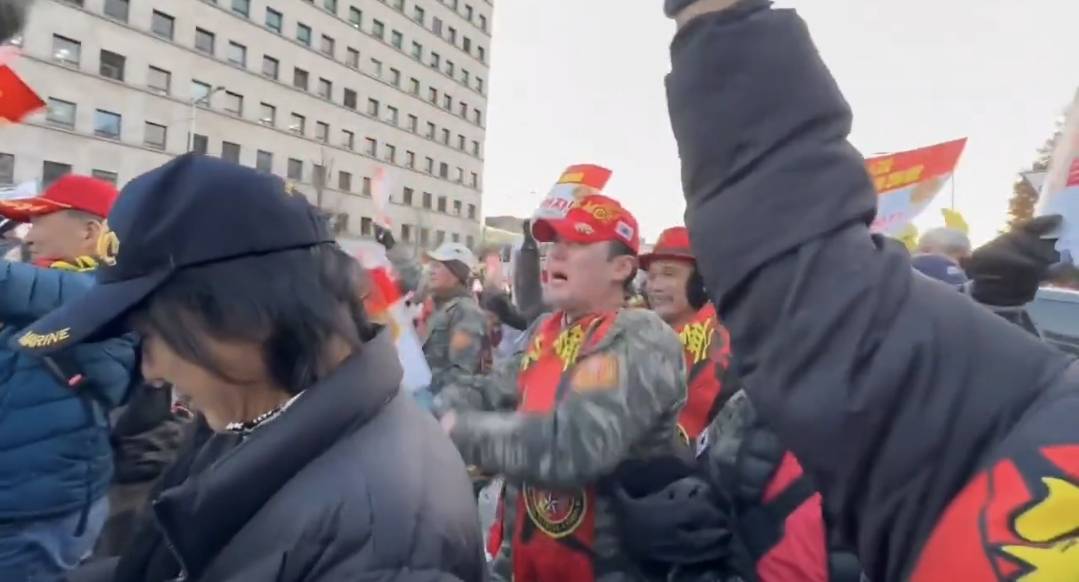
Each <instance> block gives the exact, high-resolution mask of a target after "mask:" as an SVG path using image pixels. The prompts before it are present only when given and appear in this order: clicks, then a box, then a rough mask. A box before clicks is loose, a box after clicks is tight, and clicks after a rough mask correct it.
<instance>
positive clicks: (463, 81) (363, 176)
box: [0, 0, 492, 246]
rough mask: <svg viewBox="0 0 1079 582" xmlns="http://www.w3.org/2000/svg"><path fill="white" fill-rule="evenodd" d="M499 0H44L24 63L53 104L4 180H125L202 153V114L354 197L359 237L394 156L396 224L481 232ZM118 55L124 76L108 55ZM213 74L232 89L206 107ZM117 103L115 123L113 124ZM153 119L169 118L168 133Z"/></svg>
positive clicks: (469, 235)
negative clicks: (61, 176)
mask: <svg viewBox="0 0 1079 582" xmlns="http://www.w3.org/2000/svg"><path fill="white" fill-rule="evenodd" d="M455 5H456V6H455ZM354 9H355V10H359V11H360V13H361V14H360V17H359V22H358V24H354V22H353V21H354V20H355V19H356V13H355V12H354ZM491 11H492V6H491V5H490V4H489V3H488V1H487V0H471V1H469V2H466V1H464V0H386V1H381V0H380V1H375V0H313V1H310V2H309V1H307V0H217V1H216V2H213V1H209V0H137V1H136V0H131V1H130V2H128V1H126V0H82V1H79V0H40V1H39V2H37V3H35V7H34V9H33V12H32V14H31V18H30V22H29V24H28V26H27V28H26V30H25V31H24V34H23V35H22V37H21V39H17V40H16V42H21V45H22V47H23V52H24V56H23V57H22V58H20V59H19V60H18V61H16V62H15V64H14V68H15V69H16V70H17V71H18V72H19V74H20V75H22V76H23V78H24V79H25V80H26V81H27V83H29V84H30V86H31V87H33V88H34V89H35V90H36V91H37V92H38V93H39V94H40V95H41V96H42V98H43V99H46V100H47V101H50V104H51V107H50V109H49V111H42V112H40V113H37V114H34V115H33V116H31V117H30V118H29V119H28V120H27V122H26V123H25V124H23V125H19V126H8V127H5V128H4V137H5V139H4V140H3V145H0V182H14V183H20V182H23V181H27V180H34V179H38V180H40V179H43V178H48V177H49V176H46V175H45V172H46V167H45V166H46V163H47V162H52V163H56V164H66V165H70V166H71V169H72V170H73V171H75V172H79V173H85V174H90V173H92V172H96V173H97V174H98V175H100V176H102V177H110V176H112V175H115V177H116V181H117V183H118V185H121V186H122V185H123V184H124V183H126V182H127V181H128V180H130V179H131V178H133V177H135V176H136V175H138V174H140V173H142V172H144V171H146V170H148V169H150V168H153V167H155V166H157V165H160V164H161V163H163V162H165V161H167V160H168V159H170V158H171V157H173V156H175V155H178V154H181V153H183V152H185V151H188V148H189V133H191V132H192V130H193V133H194V134H195V136H196V140H195V142H194V147H195V149H200V146H202V145H203V144H205V153H207V154H208V155H214V156H222V157H230V156H233V155H235V154H236V153H237V147H238V158H237V159H236V161H238V163H241V164H243V165H247V166H251V167H259V168H260V169H264V170H266V171H271V172H273V173H274V174H278V175H280V176H282V177H283V178H286V179H289V180H292V181H294V182H295V183H296V186H297V188H298V189H299V190H300V191H302V192H304V193H306V194H307V195H308V196H309V197H310V198H311V199H312V200H315V199H316V198H320V199H321V205H322V207H323V208H325V209H327V210H330V211H333V212H340V213H346V214H347V215H348V226H347V232H346V234H347V235H350V236H365V235H368V234H369V233H370V230H369V229H370V220H371V218H372V217H373V214H374V207H373V204H372V201H371V197H370V185H369V183H368V180H370V179H371V178H372V177H373V176H374V175H375V170H376V168H377V167H379V166H383V167H385V168H387V169H388V173H389V176H390V180H389V181H390V183H392V190H391V192H392V201H393V205H392V208H391V215H392V218H393V220H394V225H395V230H396V231H397V233H396V234H397V236H398V238H399V239H406V240H408V241H411V242H417V243H418V242H422V241H421V238H423V237H426V242H427V246H433V245H435V244H437V243H438V242H439V239H440V237H444V238H445V240H452V239H454V238H457V239H459V240H460V241H461V242H471V243H473V244H478V243H479V240H480V236H481V230H482V229H481V226H482V225H481V216H482V207H481V192H482V186H483V185H482V175H483V155H484V151H483V143H484V136H485V123H486V112H487V97H486V90H487V86H486V85H487V79H488V72H489V69H488V64H487V63H488V62H489V59H490V54H489V50H490V33H489V23H490V22H491ZM245 13H246V14H245ZM469 13H471V18H468V14H469ZM275 14H280V17H281V18H280V21H281V26H280V28H281V30H280V32H277V31H276V30H274V29H273V28H274V27H275V21H274V16H275ZM170 18H171V21H169V19H170ZM169 22H171V27H170V26H168V25H167V24H168V23H169ZM380 26H381V29H382V38H381V39H380V38H379V36H378V29H379V27H380ZM304 27H307V28H306V29H305V28H304ZM170 28H171V35H170V34H168V30H169V29H170ZM451 28H452V31H451ZM308 29H309V30H310V45H309V46H308V44H307V43H306V42H304V41H303V40H300V38H299V37H300V36H301V34H302V33H303V31H304V30H308ZM435 30H440V32H439V33H436V32H435ZM200 31H201V32H200ZM204 33H211V34H212V35H213V43H212V44H213V46H212V52H208V51H207V50H205V49H207V48H209V47H208V46H207V44H208V43H207V42H206V41H207V40H208V39H209V37H208V36H206V35H205V34H204ZM324 35H325V37H326V38H325V39H324V38H323V37H324ZM466 37H467V45H466V40H465V39H466ZM69 41H75V42H77V43H78V44H77V45H72V44H71V43H70V42H69ZM197 41H199V42H201V46H198V44H197ZM413 43H418V46H416V47H414V46H413ZM398 44H399V45H400V48H398V47H397V46H395V45H398ZM466 46H467V48H468V50H467V51H466V50H464V49H465V47H466ZM73 47H76V50H73ZM240 47H242V49H241V48H240ZM200 49H203V50H200ZM103 51H107V52H108V53H113V56H110V55H108V54H105V53H103ZM354 51H355V52H354ZM481 51H482V52H481ZM76 52H77V54H75V53H76ZM357 52H358V56H357V54H356V53H357ZM436 55H437V56H436ZM117 57H122V64H123V74H122V75H117V74H116V73H115V72H114V71H115V68H113V69H112V70H111V71H112V72H110V69H109V68H108V67H107V65H108V64H109V62H110V58H111V59H112V61H111V62H113V63H115V62H116V61H117ZM267 58H269V59H273V61H272V62H276V77H275V76H274V75H273V74H272V71H271V69H272V67H271V66H270V63H271V61H267V60H266V59H267ZM436 59H437V60H436ZM103 61H104V63H105V65H106V67H105V68H103ZM451 63H452V65H451ZM451 67H452V69H451ZM151 68H154V69H156V71H154V72H153V74H156V77H154V76H152V69H151ZM297 69H299V70H300V71H301V74H302V72H306V76H307V84H306V88H304V87H303V86H298V85H302V83H300V82H299V80H298V79H297V78H296V75H297ZM162 72H167V73H168V78H169V79H168V86H167V88H165V87H162V83H161V80H162V76H163V75H162ZM466 72H467V73H466ZM466 75H467V77H466ZM114 77H115V78H114ZM155 79H156V83H155ZM196 83H201V84H202V87H201V88H199V87H196V85H195V84H196ZM326 83H328V85H327V84H326ZM155 85H156V86H155ZM207 86H208V87H211V88H216V87H221V88H222V89H220V90H218V91H216V92H214V93H213V94H212V95H211V96H210V97H209V99H208V100H206V101H204V102H203V103H202V104H200V105H199V106H198V107H193V106H192V103H193V102H194V101H196V100H197V99H198V98H199V97H200V96H201V94H202V93H201V92H202V91H205V90H206V87H207ZM65 103H67V104H74V106H75V115H74V120H73V123H71V120H70V119H68V118H66V117H65V115H64V113H65V111H69V110H70V109H69V108H70V105H65ZM65 107H66V108H68V109H66V110H65ZM270 108H272V109H270ZM109 114H118V115H120V126H121V128H120V133H119V135H118V136H110V135H107V133H108V132H107V131H105V132H102V131H100V130H102V129H106V130H107V129H108V126H107V124H106V125H103V122H104V121H105V120H106V118H107V117H108V115H109ZM294 115H299V116H302V119H303V121H302V127H300V126H299V125H300V123H299V118H297V117H294ZM148 124H155V125H156V126H162V127H164V128H165V129H164V131H165V134H166V136H165V142H164V144H163V147H161V146H160V145H158V144H155V143H153V142H154V139H153V136H154V135H155V134H154V131H155V130H156V131H160V128H153V126H150V125H148ZM428 124H433V127H431V128H430V129H433V132H431V131H430V129H429V126H428ZM350 135H351V137H349V136H350ZM462 146H463V147H462ZM290 160H291V162H290ZM317 166H321V167H322V168H323V172H324V173H325V180H324V185H323V187H322V188H321V194H318V193H317V190H320V188H318V187H317V185H316V184H315V182H316V181H317V180H316V174H317V172H318V170H317V169H316V167H317ZM8 168H10V170H8ZM62 169H63V168H62V167H61V166H50V170H51V171H53V172H55V171H60V170H62ZM222 195H227V193H225V192H223V193H222ZM440 200H441V201H443V202H440ZM440 204H444V207H443V209H440ZM424 233H426V234H424Z"/></svg>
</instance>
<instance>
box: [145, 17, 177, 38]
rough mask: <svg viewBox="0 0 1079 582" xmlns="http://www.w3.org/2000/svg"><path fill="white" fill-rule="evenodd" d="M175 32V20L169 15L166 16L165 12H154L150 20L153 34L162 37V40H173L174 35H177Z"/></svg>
mask: <svg viewBox="0 0 1079 582" xmlns="http://www.w3.org/2000/svg"><path fill="white" fill-rule="evenodd" d="M175 30H176V19H175V18H173V17H171V16H169V15H168V14H165V13H164V12H160V11H158V10H154V14H153V16H152V17H151V18H150V31H151V32H153V33H154V34H156V35H157V36H160V37H161V38H167V39H169V40H172V35H173V34H174V33H175Z"/></svg>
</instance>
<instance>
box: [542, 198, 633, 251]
mask: <svg viewBox="0 0 1079 582" xmlns="http://www.w3.org/2000/svg"><path fill="white" fill-rule="evenodd" d="M639 232H640V231H639V229H638V228H637V219H636V218H634V217H633V215H632V214H630V212H629V211H628V210H626V209H625V208H622V205H621V204H619V203H618V202H617V201H615V200H613V199H611V198H608V197H606V196H604V195H602V194H590V195H588V196H584V197H582V198H581V199H579V200H577V201H576V202H574V203H573V206H572V207H570V209H569V211H568V212H567V213H566V215H565V216H564V217H562V218H555V219H552V218H544V219H540V220H537V221H536V222H533V223H532V236H533V237H535V239H536V240H537V241H539V242H554V240H555V239H556V238H558V239H562V240H565V241H570V242H575V243H581V244H592V243H598V242H607V241H620V242H623V243H625V244H626V246H628V247H629V248H630V249H631V250H632V251H633V253H634V254H637V253H638V252H640V250H641V240H640V236H639V234H638V233H639Z"/></svg>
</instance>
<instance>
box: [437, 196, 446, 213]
mask: <svg viewBox="0 0 1079 582" xmlns="http://www.w3.org/2000/svg"><path fill="white" fill-rule="evenodd" d="M438 211H439V212H445V211H446V197H445V196H439V197H438Z"/></svg>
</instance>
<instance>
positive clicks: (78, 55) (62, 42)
mask: <svg viewBox="0 0 1079 582" xmlns="http://www.w3.org/2000/svg"><path fill="white" fill-rule="evenodd" d="M52 58H53V60H54V61H56V62H58V63H61V64H64V65H68V66H71V67H78V66H79V61H80V60H81V59H82V43H81V42H79V41H77V40H71V39H70V38H64V37H62V36H60V35H58V34H54V35H52Z"/></svg>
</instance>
